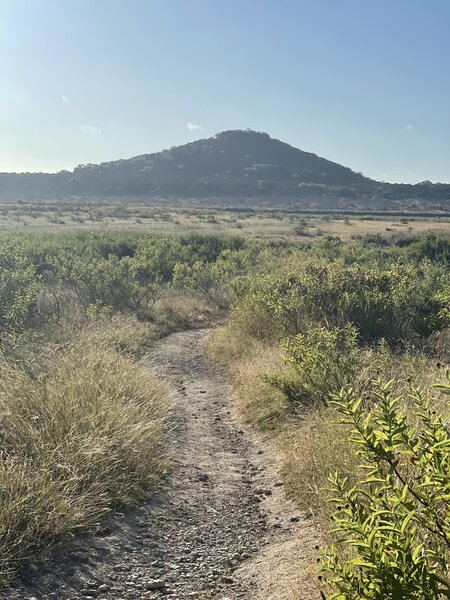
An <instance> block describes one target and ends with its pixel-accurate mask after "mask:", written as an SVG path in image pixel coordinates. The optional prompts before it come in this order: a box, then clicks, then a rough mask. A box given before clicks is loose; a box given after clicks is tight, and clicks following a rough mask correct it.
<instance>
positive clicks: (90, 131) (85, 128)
mask: <svg viewBox="0 0 450 600" xmlns="http://www.w3.org/2000/svg"><path fill="white" fill-rule="evenodd" d="M80 129H81V131H82V132H83V133H86V134H87V135H99V134H100V133H101V132H102V130H101V129H100V128H99V127H94V126H93V125H81V126H80Z"/></svg>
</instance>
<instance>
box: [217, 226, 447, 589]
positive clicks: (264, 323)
mask: <svg viewBox="0 0 450 600" xmlns="http://www.w3.org/2000/svg"><path fill="white" fill-rule="evenodd" d="M449 251H450V243H449V241H448V240H446V239H443V238H436V237H427V238H418V239H417V240H408V241H399V242H398V243H397V244H396V245H390V246H379V245H377V244H366V245H364V244H361V243H353V244H347V245H345V244H342V243H341V242H339V241H337V240H335V239H327V240H324V241H321V242H316V243H315V244H311V245H308V246H304V247H303V248H302V249H298V250H295V251H292V249H288V248H278V249H277V250H276V251H275V252H273V253H272V254H271V255H270V253H269V254H266V255H265V256H264V257H263V258H262V255H261V256H260V259H262V260H260V262H259V268H255V272H253V273H251V274H246V275H244V276H241V277H238V278H237V279H235V280H234V283H233V285H234V289H235V293H236V300H235V303H234V305H233V307H232V310H231V315H230V317H229V320H228V322H227V324H226V325H225V326H223V327H222V328H220V329H218V330H216V331H215V332H213V333H212V334H211V335H210V337H209V339H208V340H207V342H206V349H207V352H208V353H209V354H210V356H212V357H213V358H215V359H216V360H218V361H220V362H222V363H224V364H225V365H226V366H227V367H228V372H229V374H230V378H231V381H232V383H233V384H234V388H235V394H236V397H237V400H238V402H239V404H240V407H241V409H242V412H243V414H244V415H245V417H246V418H247V420H248V421H249V422H252V423H254V424H256V425H257V426H259V427H261V428H263V429H265V430H269V431H272V432H273V434H274V436H275V439H276V440H277V443H278V444H279V446H280V448H281V449H282V451H283V453H284V456H285V462H284V475H285V480H286V485H287V489H288V491H289V493H290V494H291V495H292V497H293V498H294V499H295V500H296V501H297V502H298V504H299V506H301V507H302V508H303V509H304V510H305V512H306V513H309V514H310V515H311V516H313V517H314V518H315V520H316V522H317V524H318V526H319V527H320V528H321V530H322V531H323V534H324V536H325V538H328V548H326V549H324V550H323V559H322V567H321V569H322V572H321V574H320V575H319V580H320V582H321V583H322V585H323V591H322V593H323V594H324V597H327V598H336V599H338V598H339V599H342V600H344V599H355V600H356V599H357V598H376V599H381V598H386V597H389V598H391V597H392V598H397V597H398V598H441V597H449V595H450V591H449V590H450V584H449V577H448V566H447V563H448V548H449V546H450V539H449V533H450V529H449V527H450V519H449V517H448V514H447V505H448V500H449V486H450V478H449V475H448V465H449V459H450V433H449V431H448V425H447V423H448V414H447V412H448V411H447V405H446V403H445V402H444V399H445V396H443V393H444V394H445V393H447V394H448V392H449V390H450V387H449V381H448V372H446V369H445V364H446V361H448V352H449V349H450V338H449V330H448V326H449V323H450V320H449V317H450V312H449V308H450V304H449V303H450V294H449V292H450V288H449V277H448V268H449V259H450V253H449ZM256 262H258V261H256ZM446 373H447V374H446ZM330 500H331V501H332V503H333V502H334V504H335V509H333V507H332V504H330Z"/></svg>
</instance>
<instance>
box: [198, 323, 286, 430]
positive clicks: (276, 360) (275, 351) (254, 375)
mask: <svg viewBox="0 0 450 600" xmlns="http://www.w3.org/2000/svg"><path fill="white" fill-rule="evenodd" d="M203 344H204V348H205V351H206V353H207V355H208V356H209V357H210V358H212V359H213V360H215V361H217V362H219V363H220V364H223V365H226V366H227V367H228V375H229V377H230V379H231V380H232V383H233V387H234V389H235V397H236V401H237V403H238V405H239V408H240V411H241V413H242V415H243V417H244V419H245V420H246V421H247V422H249V423H255V424H257V425H258V426H259V427H262V428H264V429H268V428H271V429H272V428H274V427H275V425H276V424H277V423H278V422H279V421H280V420H282V419H283V418H284V417H285V415H286V413H287V412H289V410H290V408H289V405H288V402H287V400H286V398H285V397H284V395H283V394H282V393H281V392H280V391H279V390H276V389H275V388H274V387H273V386H272V385H270V384H269V383H268V382H267V381H266V380H265V379H264V375H265V374H267V373H271V372H280V371H282V370H283V369H284V368H285V367H284V360H283V356H282V352H281V350H280V349H279V348H278V347H277V346H273V345H268V344H264V343H262V342H259V341H257V340H255V339H254V338H250V337H249V336H247V335H246V334H245V333H243V332H241V331H239V330H232V329H231V328H229V327H221V328H218V329H216V330H215V331H213V332H212V333H211V334H210V335H209V336H207V337H206V339H205V341H204V342H203Z"/></svg>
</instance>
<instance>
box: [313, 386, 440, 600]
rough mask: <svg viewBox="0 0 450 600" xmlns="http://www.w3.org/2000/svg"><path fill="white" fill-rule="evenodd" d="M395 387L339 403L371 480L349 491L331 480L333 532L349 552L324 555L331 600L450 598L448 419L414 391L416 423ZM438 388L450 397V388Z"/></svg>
mask: <svg viewBox="0 0 450 600" xmlns="http://www.w3.org/2000/svg"><path fill="white" fill-rule="evenodd" d="M390 387H391V386H390V384H387V385H383V384H381V383H380V382H374V384H373V389H372V393H371V394H370V397H369V398H368V399H367V400H366V401H365V402H364V403H363V401H362V399H361V398H356V396H355V394H354V392H353V390H352V389H345V390H342V391H341V392H340V394H339V395H338V396H337V397H336V398H335V404H336V406H337V408H338V411H339V413H340V415H341V422H342V423H344V424H346V425H348V426H350V427H351V437H350V439H349V441H350V442H351V443H353V444H355V445H356V446H357V448H358V454H359V455H360V457H361V459H362V461H363V465H362V467H363V468H364V469H365V470H366V472H367V477H366V478H365V479H364V481H361V482H360V483H359V484H358V485H356V486H354V487H352V488H351V489H348V488H347V486H346V479H345V478H344V479H341V478H340V477H339V476H338V475H337V474H335V475H333V476H331V477H330V482H331V484H332V488H333V498H332V502H333V503H335V505H336V512H335V513H334V517H333V518H334V521H335V523H336V529H335V532H336V533H337V534H338V535H339V538H340V542H341V544H343V545H346V546H347V547H349V548H350V549H351V551H350V556H349V557H346V558H341V554H340V552H339V550H337V549H336V547H333V546H331V547H330V548H329V549H327V550H325V551H324V559H323V571H324V572H325V574H326V583H327V584H328V587H329V588H330V589H331V590H332V593H331V595H330V596H328V598H329V600H360V599H367V600H369V599H370V600H384V599H386V598H392V599H399V600H401V599H404V600H412V599H417V600H419V599H420V600H423V599H427V600H431V599H433V600H437V599H439V598H449V597H450V581H449V578H448V560H449V557H450V553H449V550H450V512H449V510H448V504H449V500H450V431H449V426H448V417H447V416H444V415H443V414H442V413H441V412H440V411H439V410H436V409H435V408H433V407H434V406H435V403H433V402H432V401H431V400H430V399H429V398H427V397H426V396H425V395H424V394H423V393H422V392H421V391H420V390H417V389H416V390H413V392H412V394H411V396H410V398H409V401H410V402H412V403H413V405H414V407H415V410H416V413H417V414H416V418H417V420H418V424H415V423H413V422H411V419H410V418H408V417H407V416H406V413H405V412H404V410H402V409H401V408H400V401H401V399H400V398H396V397H393V396H392V393H391V389H390ZM435 387H438V388H440V389H441V390H442V391H443V392H444V393H446V394H450V384H446V385H440V386H435ZM322 597H323V598H325V595H324V594H322Z"/></svg>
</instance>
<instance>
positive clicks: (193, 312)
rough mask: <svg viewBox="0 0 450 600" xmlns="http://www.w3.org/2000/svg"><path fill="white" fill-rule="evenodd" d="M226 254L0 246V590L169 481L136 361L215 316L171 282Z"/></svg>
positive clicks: (121, 238)
mask: <svg viewBox="0 0 450 600" xmlns="http://www.w3.org/2000/svg"><path fill="white" fill-rule="evenodd" d="M227 243H228V245H229V246H231V247H232V246H233V242H227ZM236 244H237V245H239V242H236ZM222 245H223V242H221V241H220V240H216V239H214V238H204V239H203V238H191V239H189V240H187V239H185V240H182V239H173V240H166V239H164V238H157V237H152V236H149V237H142V236H141V237H139V236H134V235H132V234H131V235H129V234H127V235H118V234H115V235H105V234H84V235H83V234H82V235H78V236H75V235H62V236H28V235H17V236H12V237H5V238H3V239H2V240H1V241H0V264H1V270H0V307H1V311H0V333H1V342H0V371H1V379H0V441H1V449H0V581H2V582H5V581H7V580H8V578H9V577H10V576H12V575H14V573H15V572H16V571H17V569H18V568H20V566H21V565H22V564H24V563H27V562H30V561H34V562H36V561H37V560H39V559H41V558H43V557H44V556H45V555H46V554H47V553H48V550H49V549H50V548H51V547H52V546H53V545H54V543H55V542H58V541H61V540H63V539H67V538H68V537H70V536H73V535H74V534H76V533H79V532H83V531H89V530H92V529H95V528H96V526H98V524H99V522H100V520H101V518H102V517H104V515H105V514H106V513H107V512H109V511H114V510H118V509H120V510H122V509H124V508H126V507H128V506H131V505H133V504H136V503H137V502H138V501H141V500H143V499H145V498H147V497H148V496H149V495H150V493H151V492H152V491H153V490H154V489H155V487H156V485H157V484H158V482H159V481H160V480H161V477H163V476H164V474H165V473H166V472H167V471H168V469H169V468H170V464H169V459H168V444H169V435H168V434H169V431H170V429H171V427H172V420H173V418H172V416H171V414H170V404H171V401H170V394H169V393H168V392H167V391H166V390H165V388H164V382H161V381H158V380H157V379H156V378H155V376H154V375H153V374H152V373H151V372H149V371H148V365H147V364H146V361H145V353H146V352H147V351H148V350H149V349H150V348H151V344H152V342H154V341H155V340H156V339H157V338H158V337H159V336H161V335H163V334H164V333H167V332H169V331H172V330H175V329H181V328H186V327H190V326H195V325H196V324H200V323H203V322H204V321H205V319H207V318H209V316H211V314H212V312H213V310H214V309H213V308H211V307H210V306H208V305H207V304H206V302H205V301H203V300H202V298H199V297H196V296H194V295H191V296H189V295H186V294H185V293H184V292H182V291H181V290H178V289H175V288H174V287H173V285H172V284H171V280H172V272H173V270H174V267H175V265H176V263H177V262H178V261H187V262H190V263H194V262H195V260H196V259H199V258H200V257H202V256H203V255H205V256H208V257H210V256H212V257H216V256H217V255H218V254H219V253H220V251H221V249H222Z"/></svg>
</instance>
